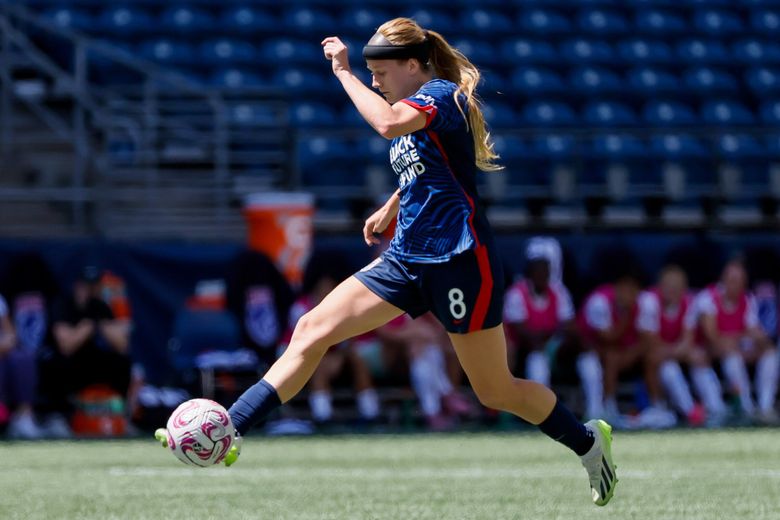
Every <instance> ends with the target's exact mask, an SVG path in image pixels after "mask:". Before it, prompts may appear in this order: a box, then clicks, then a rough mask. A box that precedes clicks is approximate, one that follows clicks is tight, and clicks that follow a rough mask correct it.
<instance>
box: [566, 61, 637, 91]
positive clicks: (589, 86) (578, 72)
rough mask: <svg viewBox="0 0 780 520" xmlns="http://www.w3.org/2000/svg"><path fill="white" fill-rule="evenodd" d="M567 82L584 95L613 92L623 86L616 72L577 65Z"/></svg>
mask: <svg viewBox="0 0 780 520" xmlns="http://www.w3.org/2000/svg"><path fill="white" fill-rule="evenodd" d="M569 84H570V85H571V86H572V87H573V88H574V89H575V91H576V92H578V93H583V94H586V95H599V94H608V93H615V92H619V91H620V90H622V89H623V88H624V86H623V82H622V81H621V79H620V77H619V76H618V75H617V74H615V73H614V72H612V71H611V70H609V69H605V68H601V67H579V68H576V69H574V70H572V71H571V73H570V75H569Z"/></svg>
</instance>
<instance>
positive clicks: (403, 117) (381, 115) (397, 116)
mask: <svg viewBox="0 0 780 520" xmlns="http://www.w3.org/2000/svg"><path fill="white" fill-rule="evenodd" d="M322 46H323V51H324V52H325V57H326V58H327V59H329V60H331V62H332V67H333V73H334V74H335V75H336V77H337V78H338V79H339V81H340V82H341V85H342V86H343V87H344V91H345V92H346V93H347V95H348V96H349V98H350V99H351V100H352V103H353V104H354V105H355V108H357V109H358V112H360V115H361V116H363V119H365V120H366V121H367V122H368V124H369V125H371V127H372V128H373V129H374V130H376V131H377V132H378V133H379V135H381V136H382V137H384V138H386V139H393V138H395V137H400V136H402V135H406V134H410V133H412V132H416V131H417V130H421V129H423V128H425V124H426V121H427V115H426V114H425V112H422V111H420V110H417V109H416V108H413V107H411V106H409V105H407V104H406V103H402V102H398V103H395V104H393V105H390V104H388V103H387V101H385V100H384V99H383V98H382V97H381V96H380V95H379V94H377V93H376V92H374V91H373V90H371V89H370V88H368V87H367V86H366V85H364V84H363V82H362V81H360V78H358V77H357V76H355V75H354V74H353V73H352V69H351V68H350V66H349V58H348V54H347V46H346V45H344V43H343V42H342V41H341V40H340V39H339V38H337V37H335V36H329V37H328V38H325V39H324V40H322Z"/></svg>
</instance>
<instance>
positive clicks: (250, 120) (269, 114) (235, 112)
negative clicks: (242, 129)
mask: <svg viewBox="0 0 780 520" xmlns="http://www.w3.org/2000/svg"><path fill="white" fill-rule="evenodd" d="M228 117H229V120H230V122H231V123H233V124H234V125H236V126H246V127H251V126H268V127H273V128H277V127H278V126H279V117H278V116H277V114H276V112H275V111H274V110H272V109H271V108H269V107H268V106H267V105H255V104H252V103H237V104H235V105H231V106H230V109H229V112H228Z"/></svg>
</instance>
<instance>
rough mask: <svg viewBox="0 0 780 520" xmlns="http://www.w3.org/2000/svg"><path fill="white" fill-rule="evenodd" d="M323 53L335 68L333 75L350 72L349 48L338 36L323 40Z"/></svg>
mask: <svg viewBox="0 0 780 520" xmlns="http://www.w3.org/2000/svg"><path fill="white" fill-rule="evenodd" d="M321 45H322V51H323V52H324V53H325V58H326V59H328V60H330V61H331V67H333V74H338V73H339V72H341V71H349V70H351V69H350V68H349V52H348V51H347V46H346V45H344V42H342V41H341V40H340V39H339V37H338V36H328V37H327V38H325V39H324V40H322V43H321Z"/></svg>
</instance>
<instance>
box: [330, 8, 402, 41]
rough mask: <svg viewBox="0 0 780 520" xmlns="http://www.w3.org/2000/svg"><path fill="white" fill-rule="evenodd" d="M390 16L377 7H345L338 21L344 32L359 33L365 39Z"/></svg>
mask: <svg viewBox="0 0 780 520" xmlns="http://www.w3.org/2000/svg"><path fill="white" fill-rule="evenodd" d="M390 18H392V17H391V16H390V15H388V14H387V13H386V12H384V11H380V10H378V9H369V8H359V9H347V10H346V11H345V12H344V14H343V15H342V16H341V18H339V20H338V21H339V24H340V30H341V31H343V32H344V33H349V34H355V35H359V36H361V37H362V38H364V39H366V40H367V39H368V38H369V37H370V36H371V35H372V34H374V32H375V31H376V29H377V27H379V26H380V25H382V24H383V23H385V22H386V21H387V20H389V19H390Z"/></svg>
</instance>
